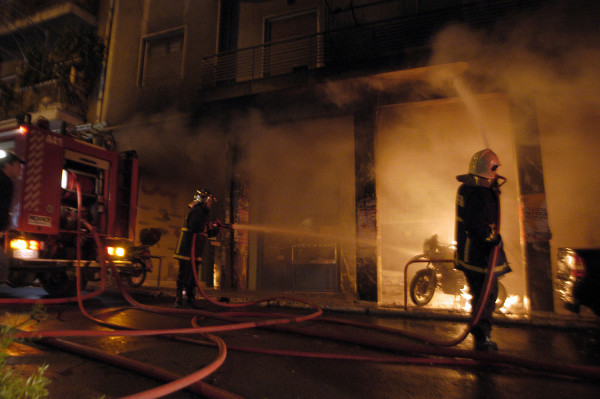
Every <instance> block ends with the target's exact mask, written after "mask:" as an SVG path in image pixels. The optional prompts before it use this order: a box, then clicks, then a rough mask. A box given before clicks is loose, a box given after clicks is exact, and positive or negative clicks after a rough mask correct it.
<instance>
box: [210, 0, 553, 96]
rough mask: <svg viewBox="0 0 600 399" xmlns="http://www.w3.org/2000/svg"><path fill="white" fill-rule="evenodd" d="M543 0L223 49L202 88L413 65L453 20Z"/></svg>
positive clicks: (507, 12)
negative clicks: (284, 77) (276, 78)
mask: <svg viewBox="0 0 600 399" xmlns="http://www.w3.org/2000/svg"><path fill="white" fill-rule="evenodd" d="M541 3H543V0H505V1H495V2H474V3H471V4H468V5H464V6H460V7H453V8H447V9H442V10H436V11H433V12H428V13H422V14H415V15H411V16H404V17H401V18H394V19H390V20H385V21H379V22H374V23H370V24H364V25H358V26H353V27H349V28H345V29H338V30H334V31H328V32H322V33H317V34H314V35H308V36H302V37H296V38H294V39H289V40H282V41H277V42H269V43H265V44H262V45H258V46H254V47H249V48H243V49H237V50H232V51H225V52H221V53H219V54H215V55H212V56H209V57H205V58H203V59H202V62H201V67H200V76H201V89H202V90H211V89H219V88H225V87H233V86H235V85H239V84H241V83H249V82H253V81H257V80H259V79H270V78H274V77H278V76H279V77H283V76H288V77H290V76H291V75H293V74H302V73H304V75H306V72H310V71H312V72H314V73H315V74H317V73H318V74H320V76H324V77H328V78H332V77H335V76H339V75H341V74H343V73H344V72H349V71H354V72H356V71H361V70H362V71H365V73H373V72H380V71H385V70H398V69H406V68H411V67H414V66H415V65H418V64H419V63H422V62H424V61H425V60H426V59H427V56H428V55H429V52H430V49H429V47H428V42H429V39H430V38H431V37H432V36H433V35H434V34H435V33H436V32H438V31H439V30H441V29H442V28H443V27H444V26H446V25H448V24H449V23H452V22H456V23H462V24H467V25H469V26H471V27H475V28H478V29H491V27H492V26H493V25H494V24H495V23H496V22H497V21H499V20H502V19H506V18H507V17H509V16H511V15H514V14H516V13H518V12H523V11H527V10H532V9H535V8H537V7H539V6H540V4H541Z"/></svg>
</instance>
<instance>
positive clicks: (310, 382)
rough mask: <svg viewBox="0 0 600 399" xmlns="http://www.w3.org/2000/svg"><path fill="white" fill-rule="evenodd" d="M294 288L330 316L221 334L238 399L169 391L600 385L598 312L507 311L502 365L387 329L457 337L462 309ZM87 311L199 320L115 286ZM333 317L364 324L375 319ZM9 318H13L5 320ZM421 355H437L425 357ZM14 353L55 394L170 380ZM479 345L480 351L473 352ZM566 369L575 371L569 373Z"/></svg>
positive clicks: (588, 394) (538, 391) (570, 394)
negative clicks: (132, 301)
mask: <svg viewBox="0 0 600 399" xmlns="http://www.w3.org/2000/svg"><path fill="white" fill-rule="evenodd" d="M210 294H211V295H214V297H215V298H218V299H221V300H227V301H229V302H230V303H235V302H242V301H247V300H250V299H255V298H257V297H260V298H266V297H272V296H273V294H274V293H244V294H243V295H242V294H240V293H225V292H222V291H219V292H216V291H212V292H210ZM263 294H264V295H263ZM132 295H134V297H135V298H136V300H138V301H140V302H141V303H144V304H149V305H152V306H159V307H164V308H165V309H172V305H173V301H174V297H173V291H171V290H168V289H162V290H152V289H142V290H136V292H132ZM291 296H293V297H295V298H298V297H301V299H305V300H308V301H311V302H313V303H317V304H318V305H319V306H321V307H322V308H323V309H324V310H325V314H324V316H323V317H322V318H321V319H323V320H318V321H313V320H311V321H305V322H301V323H293V324H292V325H289V326H286V327H285V328H288V327H289V330H287V331H284V330H285V328H284V330H274V329H266V328H251V329H244V330H239V331H224V332H219V333H216V335H218V336H219V337H221V338H222V339H223V340H224V341H225V342H226V344H227V347H228V353H227V357H226V360H225V362H224V363H223V365H222V366H221V367H219V368H218V370H216V371H215V372H214V373H212V374H210V375H209V376H207V377H206V378H204V380H203V381H204V382H205V383H206V384H210V386H212V387H216V388H218V389H221V390H223V391H219V395H221V394H223V392H229V393H231V394H232V395H234V396H212V395H213V394H215V393H214V392H212V393H208V394H207V395H208V396H207V395H200V394H198V393H193V392H190V391H189V390H182V391H179V392H176V393H173V394H170V395H168V396H166V397H168V398H196V397H243V398H278V399H279V398H281V399H286V398H349V399H354V398H375V399H377V398H432V397H440V398H461V399H464V398H499V399H500V398H528V399H530V398H544V399H547V398H596V397H598V393H599V392H600V379H599V378H596V377H595V376H592V377H590V376H585V377H581V376H577V375H576V373H574V372H573V370H574V371H575V372H576V371H577V370H578V369H577V367H581V368H582V369H583V370H589V369H591V370H592V371H593V372H596V371H597V369H598V367H600V328H599V325H598V323H597V321H596V320H595V319H594V318H592V317H582V316H576V315H554V314H535V315H531V316H528V317H522V316H521V317H509V316H505V315H500V314H498V315H497V318H496V326H495V328H494V332H493V336H494V339H495V340H496V341H497V342H498V345H499V347H500V351H499V353H498V356H500V357H501V359H502V360H503V361H505V362H506V363H502V362H498V361H496V360H497V359H496V358H494V356H495V355H494V354H491V355H488V354H485V353H484V354H480V353H477V352H473V351H471V349H472V340H471V338H470V337H468V338H467V339H465V340H464V341H462V342H460V343H459V344H458V345H456V346H454V347H452V348H438V347H435V346H432V345H422V344H421V343H418V342H415V340H412V339H407V338H405V337H403V336H402V334H399V333H390V332H388V331H384V330H380V328H382V327H383V328H389V329H392V328H393V329H396V331H406V332H410V333H414V334H419V335H423V336H428V337H437V338H442V339H450V338H452V337H456V336H458V335H459V334H460V333H461V332H462V331H464V328H465V325H466V321H467V320H468V315H467V314H465V313H464V312H453V311H446V310H423V309H419V310H414V309H410V308H409V310H404V309H402V308H401V307H400V308H393V307H392V308H388V307H381V306H377V305H376V304H373V303H368V302H360V301H355V300H352V299H349V298H343V297H339V296H335V295H329V294H299V293H294V294H293V295H291ZM15 297H21V298H24V297H28V298H36V297H37V298H41V297H43V292H42V291H41V290H40V289H39V288H35V287H31V288H20V289H11V288H8V287H0V299H2V298H15ZM201 303H202V307H203V309H204V310H207V311H214V312H219V313H221V314H222V312H223V309H219V307H217V306H215V305H212V304H210V303H208V302H206V301H202V302H201ZM0 306H1V308H2V309H3V310H5V312H8V313H9V314H13V315H14V314H15V313H17V314H24V313H26V312H27V311H28V309H29V307H28V306H24V305H5V304H3V305H0ZM85 308H86V310H87V311H89V312H90V314H92V315H96V316H97V317H99V318H102V319H103V320H108V321H111V322H114V323H119V324H123V325H128V326H130V327H135V328H140V329H154V328H167V327H168V328H186V327H189V326H190V316H189V315H187V316H185V317H182V316H174V315H165V314H154V313H150V312H145V311H139V310H134V309H132V308H131V307H129V306H128V305H127V303H126V302H125V301H124V300H123V298H122V296H121V295H120V294H119V293H117V292H115V291H114V289H111V290H109V292H107V293H105V294H103V295H101V296H100V297H98V298H94V299H90V300H88V301H85ZM251 310H253V311H256V312H260V313H268V314H271V315H275V314H279V313H285V314H294V315H305V314H307V313H310V310H308V309H307V308H306V306H305V305H303V304H301V303H299V302H296V301H292V300H290V299H277V300H272V301H269V302H268V303H267V304H263V305H262V306H254V307H252V308H251ZM3 313H4V312H3ZM46 314H47V317H48V318H47V320H45V321H44V322H43V323H41V324H40V325H39V329H40V330H68V329H77V330H84V331H88V330H103V329H106V328H105V327H103V326H99V325H98V324H96V323H94V322H92V321H91V320H89V319H87V318H86V317H84V316H83V315H82V313H81V312H80V310H79V309H78V307H77V305H76V304H65V305H52V306H47V307H46ZM324 319H333V320H338V321H339V320H343V321H344V322H348V323H361V325H364V326H366V327H356V326H351V325H345V324H339V323H336V322H327V321H325V320H324ZM7 320H8V319H7V316H6V315H5V316H4V317H3V322H7ZM198 323H200V325H211V326H212V325H215V324H223V322H222V321H215V320H213V321H209V320H202V319H201V320H199V321H198ZM186 338H191V337H187V336H186ZM194 338H196V337H194ZM61 339H64V340H67V341H69V342H75V343H77V344H80V345H84V346H86V347H92V348H95V349H98V350H102V351H106V352H109V353H113V354H119V355H121V356H124V357H127V358H129V359H134V360H137V361H139V362H144V363H147V364H151V365H154V366H156V367H160V368H162V369H165V370H169V371H170V372H172V373H176V374H179V375H186V374H189V373H192V372H194V371H196V370H198V369H200V368H202V367H203V366H204V365H206V364H208V363H210V362H211V361H212V360H213V359H214V358H215V356H216V353H217V351H216V349H214V348H212V347H210V346H207V345H206V344H199V343H198V342H194V343H190V342H180V341H175V340H172V339H167V338H165V337H155V336H152V337H124V336H112V337H101V338H98V337H65V338H61ZM407 349H410V350H407ZM259 350H260V353H257V351H259ZM268 351H277V353H276V354H275V353H268ZM422 351H425V352H427V351H429V352H431V353H426V354H423V353H422ZM448 351H449V352H448ZM13 353H14V355H13V358H12V362H13V363H14V364H15V365H16V364H19V365H22V366H24V367H26V368H27V369H28V370H32V369H33V368H34V367H36V366H37V365H40V364H43V363H46V364H49V369H48V371H47V373H48V376H49V377H50V378H51V380H52V383H51V384H50V386H49V391H50V398H100V397H104V398H106V399H108V398H118V397H123V396H126V395H133V394H135V393H137V392H142V391H144V390H147V389H150V388H153V387H156V386H157V385H160V384H161V383H159V382H157V381H156V380H154V379H152V378H148V377H145V376H140V375H138V374H137V373H132V372H130V371H125V370H123V369H122V368H121V367H115V366H113V365H107V364H105V363H104V362H102V361H99V360H97V359H96V360H91V359H90V358H88V357H82V356H80V355H76V354H74V353H72V352H69V351H65V350H59V349H58V348H56V347H54V346H52V345H47V344H42V343H40V342H38V341H33V342H29V341H28V342H26V343H23V344H19V345H18V347H17V348H16V349H13ZM448 353H450V354H451V355H448ZM472 353H475V355H473V356H471V355H470V354H472ZM477 355H479V356H477ZM495 359H496V360H495ZM515 359H517V360H515ZM511 362H513V363H511ZM520 362H521V363H522V365H519V363H520ZM538 363H539V366H540V367H541V366H548V365H549V366H551V369H552V370H555V369H556V370H558V371H551V372H549V371H548V370H542V369H541V368H538V367H535V365H536V364H538ZM532 365H533V366H532ZM571 368H572V369H571ZM563 369H564V370H568V371H569V372H568V373H566V374H562V371H563ZM594 375H595V374H594Z"/></svg>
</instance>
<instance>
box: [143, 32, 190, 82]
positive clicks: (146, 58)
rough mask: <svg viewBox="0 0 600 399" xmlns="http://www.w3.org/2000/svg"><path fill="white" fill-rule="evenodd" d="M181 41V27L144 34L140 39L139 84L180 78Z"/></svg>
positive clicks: (181, 61)
mask: <svg viewBox="0 0 600 399" xmlns="http://www.w3.org/2000/svg"><path fill="white" fill-rule="evenodd" d="M183 41H184V29H183V28H175V29H171V30H168V31H164V32H159V33H154V34H152V35H148V36H145V37H144V38H143V39H142V54H141V63H140V74H139V82H138V83H139V85H141V86H147V85H151V84H154V83H163V82H168V81H172V80H178V79H181V77H182V75H183Z"/></svg>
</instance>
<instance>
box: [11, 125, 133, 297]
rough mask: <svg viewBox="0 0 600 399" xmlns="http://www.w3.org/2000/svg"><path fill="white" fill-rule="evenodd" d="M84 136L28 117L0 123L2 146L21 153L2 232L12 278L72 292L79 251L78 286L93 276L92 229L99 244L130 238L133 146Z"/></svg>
mask: <svg viewBox="0 0 600 399" xmlns="http://www.w3.org/2000/svg"><path fill="white" fill-rule="evenodd" d="M89 137H92V136H86V134H84V133H82V131H80V130H77V129H71V130H70V133H66V132H54V131H50V130H48V129H46V128H44V127H40V126H37V125H31V124H22V125H17V126H14V127H11V128H9V129H2V130H0V152H1V151H4V152H8V151H13V152H14V153H15V154H16V155H17V156H19V157H20V158H22V159H24V160H25V161H26V163H25V164H24V165H23V173H22V178H21V180H20V181H18V182H16V184H15V193H14V195H13V205H12V214H11V227H9V230H8V231H6V232H5V235H4V249H5V252H6V253H7V254H8V255H9V257H10V266H9V268H10V275H9V284H10V285H11V286H15V287H17V286H23V285H29V284H32V283H34V282H37V281H39V283H40V284H41V286H42V287H43V288H44V289H45V290H46V291H47V292H48V293H49V294H50V295H53V296H68V295H72V294H73V293H74V291H75V288H76V267H77V262H78V259H79V261H80V263H79V264H80V265H81V266H82V269H81V270H82V273H81V275H82V286H85V283H86V282H87V281H89V280H92V279H96V278H97V277H98V272H99V270H100V269H99V267H100V265H99V263H98V260H99V258H98V251H99V249H98V246H97V245H96V241H95V239H94V234H96V235H97V237H100V240H101V241H102V243H103V245H105V246H119V247H127V246H131V245H132V244H133V240H134V231H135V220H136V208H137V187H138V160H137V157H136V155H135V152H133V151H128V152H125V153H118V152H115V151H113V150H110V149H107V148H105V146H101V145H95V144H93V142H94V140H91V139H88V138H89ZM77 187H79V190H77ZM78 192H79V194H78ZM78 195H79V198H80V201H78ZM79 206H80V208H79ZM78 212H79V214H80V215H81V217H82V218H84V219H85V221H87V222H88V223H89V225H90V226H92V228H89V226H88V227H85V226H86V225H85V223H84V224H79V228H80V229H79V234H78V223H77V222H78V220H77V215H78ZM78 237H79V242H78ZM78 249H79V256H78ZM102 250H103V251H104V248H103V249H102ZM126 263H127V262H121V263H120V267H125V266H126Z"/></svg>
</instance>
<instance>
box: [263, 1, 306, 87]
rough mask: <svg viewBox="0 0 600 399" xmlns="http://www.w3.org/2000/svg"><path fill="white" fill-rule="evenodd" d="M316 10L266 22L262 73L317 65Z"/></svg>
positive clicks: (282, 71) (266, 74)
mask: <svg viewBox="0 0 600 399" xmlns="http://www.w3.org/2000/svg"><path fill="white" fill-rule="evenodd" d="M317 32H318V19H317V11H316V10H309V11H305V12H302V13H297V14H289V15H284V16H279V17H275V18H269V19H267V20H266V21H265V43H266V47H265V59H264V68H265V70H264V74H265V76H274V75H281V74H285V73H290V72H292V71H293V70H295V69H307V68H315V67H317V66H318V45H317V44H318V43H317V36H316V33H317Z"/></svg>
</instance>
